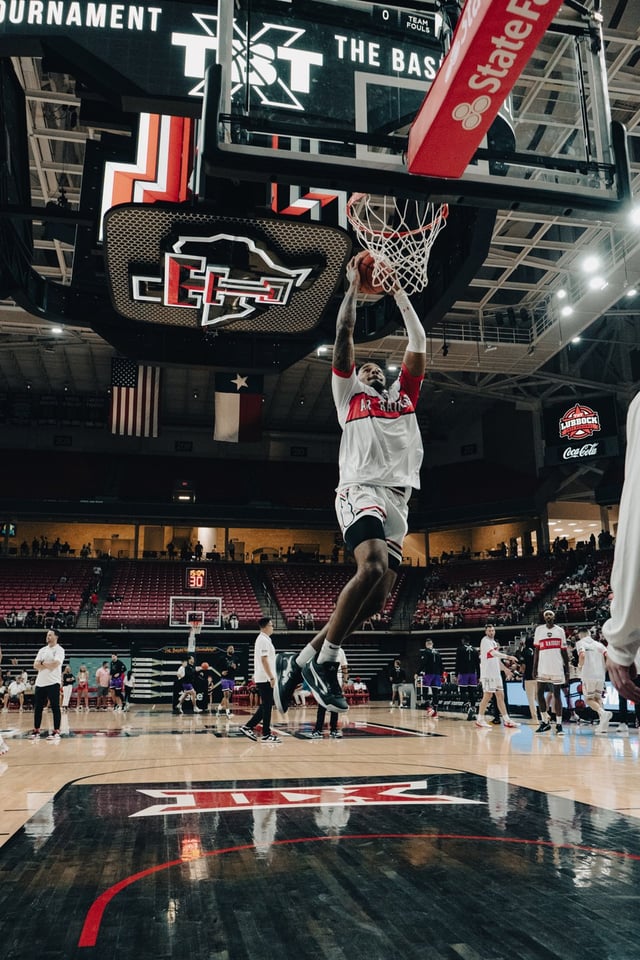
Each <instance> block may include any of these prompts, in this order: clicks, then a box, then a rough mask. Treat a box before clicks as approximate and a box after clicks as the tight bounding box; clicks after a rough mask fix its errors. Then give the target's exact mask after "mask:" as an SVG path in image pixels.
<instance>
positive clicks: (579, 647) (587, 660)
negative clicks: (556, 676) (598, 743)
mask: <svg viewBox="0 0 640 960" xmlns="http://www.w3.org/2000/svg"><path fill="white" fill-rule="evenodd" d="M576 652H577V654H578V669H579V671H580V679H581V680H582V696H583V698H584V700H585V702H586V704H587V706H589V707H591V709H592V710H595V712H596V713H597V714H598V716H599V717H600V723H599V724H598V726H597V729H596V731H595V732H596V733H607V732H608V730H609V724H610V722H611V718H612V716H613V714H612V713H611V711H609V710H605V708H604V704H603V702H602V691H603V690H604V682H605V674H606V667H605V662H606V656H607V648H606V647H605V645H604V644H603V643H600V641H599V640H594V638H593V637H592V636H591V632H590V630H589V628H588V627H579V628H578V642H577V643H576Z"/></svg>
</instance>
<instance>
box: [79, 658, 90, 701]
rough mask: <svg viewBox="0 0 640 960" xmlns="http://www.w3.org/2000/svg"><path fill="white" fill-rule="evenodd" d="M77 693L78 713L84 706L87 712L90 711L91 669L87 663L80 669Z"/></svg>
mask: <svg viewBox="0 0 640 960" xmlns="http://www.w3.org/2000/svg"><path fill="white" fill-rule="evenodd" d="M76 694H77V698H78V700H77V703H76V710H77V711H78V713H79V712H80V710H82V707H83V706H84V708H85V710H86V711H87V713H88V712H89V671H88V670H87V668H86V665H85V664H84V663H83V664H82V666H81V667H80V669H79V670H78V685H77V687H76Z"/></svg>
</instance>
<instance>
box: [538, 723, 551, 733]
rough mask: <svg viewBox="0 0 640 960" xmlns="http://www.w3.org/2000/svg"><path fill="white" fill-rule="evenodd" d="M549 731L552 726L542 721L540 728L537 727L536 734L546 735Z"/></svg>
mask: <svg viewBox="0 0 640 960" xmlns="http://www.w3.org/2000/svg"><path fill="white" fill-rule="evenodd" d="M547 730H551V724H550V723H546V722H545V721H544V720H541V721H540V726H539V727H536V731H535V732H536V733H546V732H547Z"/></svg>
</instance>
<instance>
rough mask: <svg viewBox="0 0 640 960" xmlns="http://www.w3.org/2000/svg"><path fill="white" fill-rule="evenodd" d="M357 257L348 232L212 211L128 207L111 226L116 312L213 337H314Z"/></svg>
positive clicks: (108, 239) (109, 257)
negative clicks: (225, 334)
mask: <svg viewBox="0 0 640 960" xmlns="http://www.w3.org/2000/svg"><path fill="white" fill-rule="evenodd" d="M351 247H352V243H351V238H350V236H349V234H348V233H347V232H346V231H345V230H341V229H340V228H339V227H332V226H328V225H325V224H321V223H312V222H301V220H300V217H295V218H284V217H282V218H281V217H278V216H264V217H258V216H256V217H252V216H251V217H250V216H238V217H234V216H229V217H227V216H218V215H217V214H216V213H215V212H212V211H211V210H209V209H207V207H206V206H205V205H203V206H197V207H193V208H190V209H185V205H184V204H171V203H168V204H164V203H154V204H148V203H121V204H118V205H116V206H114V207H112V208H111V209H110V210H108V211H107V212H106V214H105V216H104V257H105V270H106V275H107V279H108V283H109V292H110V295H111V302H112V306H113V308H114V310H116V311H117V313H118V314H120V316H121V317H124V318H126V319H128V320H134V321H137V322H139V323H148V324H154V325H166V326H172V327H184V328H189V329H191V330H193V331H200V332H201V333H202V334H203V335H204V334H208V333H214V334H217V333H218V331H220V332H221V333H222V332H223V331H225V332H226V331H227V328H228V332H229V333H230V334H233V336H236V335H237V334H239V333H247V334H252V335H253V334H256V333H264V334H269V335H275V334H281V333H287V334H295V335H298V334H305V333H309V332H311V331H314V330H315V329H316V328H317V327H318V325H319V324H320V322H321V320H322V317H323V314H324V312H325V310H326V309H327V307H328V305H329V302H330V301H331V299H332V297H334V296H335V293H336V291H337V290H338V289H340V290H342V284H343V277H344V268H345V264H346V263H347V261H348V258H349V257H350V256H351Z"/></svg>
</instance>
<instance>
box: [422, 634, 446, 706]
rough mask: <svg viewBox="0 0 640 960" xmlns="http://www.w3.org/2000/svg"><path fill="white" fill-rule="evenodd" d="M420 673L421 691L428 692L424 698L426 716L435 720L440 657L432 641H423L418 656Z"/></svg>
mask: <svg viewBox="0 0 640 960" xmlns="http://www.w3.org/2000/svg"><path fill="white" fill-rule="evenodd" d="M420 673H421V674H422V691H423V696H424V691H425V689H426V690H428V693H427V697H426V710H427V715H428V716H430V717H433V718H434V719H436V720H437V718H438V700H439V698H440V688H441V686H442V657H441V656H440V654H439V653H438V651H437V650H435V649H434V646H433V640H425V642H424V650H423V651H422V652H421V654H420Z"/></svg>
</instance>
